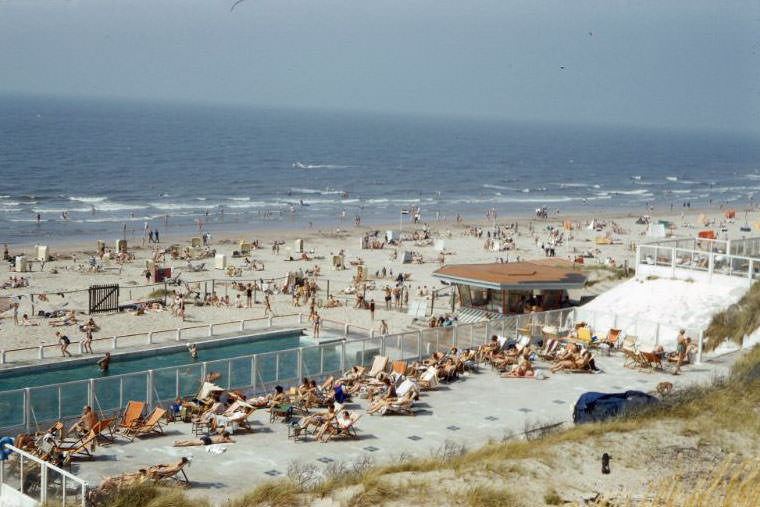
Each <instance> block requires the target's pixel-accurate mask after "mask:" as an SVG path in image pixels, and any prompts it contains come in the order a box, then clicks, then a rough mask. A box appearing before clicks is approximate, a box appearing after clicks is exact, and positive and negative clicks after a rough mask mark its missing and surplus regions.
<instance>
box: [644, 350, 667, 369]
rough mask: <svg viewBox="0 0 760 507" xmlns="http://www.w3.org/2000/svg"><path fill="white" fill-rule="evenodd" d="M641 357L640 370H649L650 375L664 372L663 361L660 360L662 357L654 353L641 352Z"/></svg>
mask: <svg viewBox="0 0 760 507" xmlns="http://www.w3.org/2000/svg"><path fill="white" fill-rule="evenodd" d="M639 357H640V358H641V363H640V368H641V369H642V370H647V371H649V372H650V373H651V372H653V371H654V370H662V369H663V368H662V360H661V359H660V356H658V355H657V354H655V353H654V352H643V351H640V352H639Z"/></svg>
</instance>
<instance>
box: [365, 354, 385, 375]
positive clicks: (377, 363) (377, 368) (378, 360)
mask: <svg viewBox="0 0 760 507" xmlns="http://www.w3.org/2000/svg"><path fill="white" fill-rule="evenodd" d="M386 366H388V358H387V357H386V356H375V360H374V361H373V362H372V368H371V369H370V370H369V376H370V377H376V376H377V375H378V374H379V373H382V372H384V371H385V368H386Z"/></svg>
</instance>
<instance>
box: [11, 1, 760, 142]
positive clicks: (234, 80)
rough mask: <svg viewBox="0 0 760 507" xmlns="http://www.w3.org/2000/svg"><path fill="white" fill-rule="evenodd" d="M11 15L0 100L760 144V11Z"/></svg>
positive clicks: (540, 6)
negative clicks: (195, 106) (430, 117)
mask: <svg viewBox="0 0 760 507" xmlns="http://www.w3.org/2000/svg"><path fill="white" fill-rule="evenodd" d="M232 4H233V0H107V1H106V0H0V96H2V95H10V96H13V95H17V94H27V95H38V94H39V95H52V96H63V97H86V98H109V97H118V98H128V99H140V100H142V99H147V100H154V101H180V102H198V103H225V104H234V105H237V104H240V105H253V106H266V107H274V108H279V107H286V108H318V109H327V110H341V111H382V112H390V113H414V114H435V115H457V116H462V115H463V116H473V117H488V118H506V119H510V120H530V121H549V122H558V123H559V122H561V123H589V124H622V125H634V126H646V127H663V128H698V129H715V130H731V131H739V132H752V133H760V2H757V1H756V0H755V1H743V0H741V1H740V0H725V1H716V0H688V1H684V0H632V1H616V0H374V1H369V0H245V1H244V2H242V3H240V4H238V5H237V6H236V7H235V9H234V10H233V11H230V7H231V6H232Z"/></svg>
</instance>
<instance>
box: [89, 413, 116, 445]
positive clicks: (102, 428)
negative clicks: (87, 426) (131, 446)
mask: <svg viewBox="0 0 760 507" xmlns="http://www.w3.org/2000/svg"><path fill="white" fill-rule="evenodd" d="M115 422H116V418H115V417H112V418H111V419H102V420H100V421H98V422H97V423H96V424H95V426H93V427H92V432H93V433H95V436H96V437H98V440H105V441H107V442H111V443H112V442H113V439H114V436H113V424H114V423H115Z"/></svg>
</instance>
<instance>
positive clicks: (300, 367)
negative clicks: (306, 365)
mask: <svg viewBox="0 0 760 507" xmlns="http://www.w3.org/2000/svg"><path fill="white" fill-rule="evenodd" d="M302 361H303V347H298V363H297V366H298V378H299V379H301V378H302V377H303V362H302ZM299 381H300V380H299Z"/></svg>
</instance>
